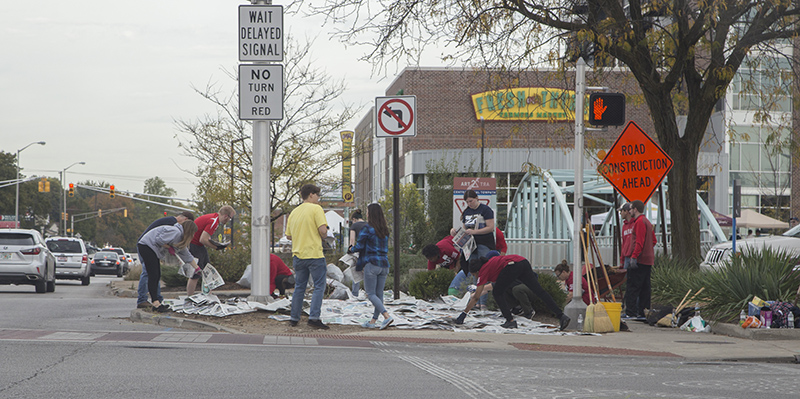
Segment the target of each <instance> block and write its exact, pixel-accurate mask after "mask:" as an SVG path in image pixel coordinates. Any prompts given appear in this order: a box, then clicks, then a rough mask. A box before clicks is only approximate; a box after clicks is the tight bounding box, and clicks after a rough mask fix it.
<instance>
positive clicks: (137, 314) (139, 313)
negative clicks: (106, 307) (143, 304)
mask: <svg viewBox="0 0 800 399" xmlns="http://www.w3.org/2000/svg"><path fill="white" fill-rule="evenodd" d="M131 321H132V322H139V323H147V324H155V325H158V326H163V327H169V328H185V329H191V330H196V331H212V332H220V331H223V332H227V333H231V334H242V332H241V331H237V330H234V329H231V328H227V327H223V326H221V325H218V324H214V323H209V322H205V321H200V320H190V319H184V318H181V317H172V316H168V315H161V314H155V313H149V312H145V311H143V310H141V309H134V310H132V311H131Z"/></svg>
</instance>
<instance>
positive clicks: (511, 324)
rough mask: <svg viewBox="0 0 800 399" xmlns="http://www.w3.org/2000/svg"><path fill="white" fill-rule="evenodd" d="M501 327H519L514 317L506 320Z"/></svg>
mask: <svg viewBox="0 0 800 399" xmlns="http://www.w3.org/2000/svg"><path fill="white" fill-rule="evenodd" d="M500 327H503V328H517V321H516V320H514V319H511V320H506V322H505V323H503V324H501V325H500Z"/></svg>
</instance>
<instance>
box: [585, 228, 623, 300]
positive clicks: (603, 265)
mask: <svg viewBox="0 0 800 399" xmlns="http://www.w3.org/2000/svg"><path fill="white" fill-rule="evenodd" d="M589 228H590V230H589V231H591V232H592V235H591V238H592V246H593V247H594V251H595V254H596V255H597V260H599V261H600V268H601V269H603V276H604V277H605V278H606V285H608V292H609V293H610V294H611V301H612V302H616V301H617V298H616V297H614V288H612V287H611V280H610V279H609V278H608V272H607V271H606V264H605V263H603V257H602V256H601V255H600V247H599V246H598V245H597V240H596V239H595V236H594V227H592V225H591V224H590V225H589ZM598 292H599V291H598ZM598 295H599V294H598Z"/></svg>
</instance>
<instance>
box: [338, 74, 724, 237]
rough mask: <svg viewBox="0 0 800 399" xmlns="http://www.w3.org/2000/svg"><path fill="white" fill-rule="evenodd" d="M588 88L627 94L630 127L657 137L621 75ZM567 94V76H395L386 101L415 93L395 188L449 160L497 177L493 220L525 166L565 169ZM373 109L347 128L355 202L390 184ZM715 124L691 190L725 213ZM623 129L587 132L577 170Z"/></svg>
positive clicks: (570, 123)
mask: <svg viewBox="0 0 800 399" xmlns="http://www.w3.org/2000/svg"><path fill="white" fill-rule="evenodd" d="M587 86H606V87H609V89H610V90H611V91H616V92H622V93H626V95H627V97H628V100H627V105H626V119H627V120H633V121H635V122H636V123H637V124H638V125H639V126H640V127H641V128H642V129H643V130H644V131H645V132H647V133H648V134H649V135H650V136H651V137H652V138H653V139H656V137H655V131H654V129H653V124H652V120H651V118H650V113H649V111H648V109H647V107H646V105H645V104H644V103H643V101H642V100H641V95H640V93H641V92H640V90H639V88H638V84H637V83H636V81H635V80H634V79H633V78H632V77H631V76H630V75H629V74H628V73H626V72H622V71H616V72H613V71H612V72H606V73H605V74H604V75H603V81H602V82H598V81H596V79H593V77H592V76H591V75H587ZM574 87H575V73H574V72H573V71H570V72H568V73H566V74H563V73H558V72H554V71H536V72H533V71H525V72H514V73H509V72H505V73H502V72H487V71H483V70H472V69H451V68H406V69H404V70H403V71H402V72H401V73H400V75H398V76H397V77H396V78H395V80H394V81H393V82H392V83H391V84H390V85H389V87H388V88H387V90H386V94H385V95H386V96H392V95H397V94H399V93H402V94H403V95H415V96H416V119H415V121H416V130H417V136H416V137H408V138H400V139H398V141H399V154H400V156H399V158H400V163H399V164H400V176H401V183H407V182H414V183H416V184H417V187H419V188H420V189H423V190H424V188H425V186H426V179H425V175H426V172H427V164H428V162H455V164H456V165H458V168H459V171H460V172H465V173H466V172H473V173H474V172H480V171H481V166H482V167H483V170H484V171H485V172H487V173H491V174H492V176H493V177H496V178H497V184H498V193H497V200H498V209H497V211H498V217H499V220H501V222H502V220H504V216H505V214H506V210H505V206H506V205H507V204H508V203H509V202H511V201H512V200H513V198H514V192H515V189H516V187H517V184H518V183H519V181H520V179H522V177H523V176H524V175H525V172H524V169H523V166H524V165H525V164H526V163H532V164H534V165H536V166H538V167H541V168H544V169H574V162H573V160H574V154H573V146H574V144H573V137H574V133H573V131H574V118H573V116H572V115H573V112H574V92H572V91H573V90H574ZM552 105H555V106H552ZM570 105H571V106H572V108H570ZM551 106H552V107H551ZM720 110H722V107H720ZM374 111H375V110H374V109H372V110H370V112H368V113H367V114H366V115H365V116H364V118H362V120H361V121H360V122H359V123H358V125H357V126H356V128H355V129H354V131H355V138H354V141H353V143H354V144H353V146H354V167H353V176H354V194H355V201H356V204H362V203H369V202H372V201H377V200H378V199H379V198H381V196H382V195H383V194H384V190H385V189H387V188H390V187H391V176H392V172H391V167H392V164H393V163H392V160H391V156H392V140H390V139H376V138H374V136H375V129H374V126H375V123H376V122H375V115H374V113H375V112H374ZM481 117H483V120H481ZM722 122H723V118H722V112H719V113H718V114H716V115H715V117H714V118H713V120H712V123H710V124H709V129H708V133H707V137H709V138H712V139H709V140H706V141H707V142H708V143H709V144H708V145H707V146H705V147H704V148H702V149H701V153H700V159H699V160H698V175H699V179H698V180H699V183H698V186H702V188H701V190H704V191H703V193H702V195H703V196H704V199H706V201H707V202H708V203H709V206H710V207H711V208H712V209H725V210H727V207H728V186H729V181H728V179H729V174H728V169H727V165H728V155H727V153H726V152H725V151H724V148H723V145H722V144H721V143H725V138H724V129H723V128H722ZM623 127H624V126H620V127H609V128H608V129H607V130H606V131H587V132H586V134H585V142H586V149H587V158H586V160H585V161H584V165H585V168H586V169H595V168H596V167H597V164H598V163H599V161H600V159H598V158H597V154H596V149H608V148H610V146H611V145H612V144H613V142H614V140H616V138H617V137H618V136H619V134H620V133H621V131H622V129H623ZM482 132H483V133H484V134H483V159H484V162H483V165H481V162H480V160H481V152H482V148H481V147H482V146H481V136H482V135H481V133H482ZM656 140H657V139H656ZM714 143H718V144H716V145H714ZM593 149H595V150H593ZM674 161H675V162H680V159H675V160H674Z"/></svg>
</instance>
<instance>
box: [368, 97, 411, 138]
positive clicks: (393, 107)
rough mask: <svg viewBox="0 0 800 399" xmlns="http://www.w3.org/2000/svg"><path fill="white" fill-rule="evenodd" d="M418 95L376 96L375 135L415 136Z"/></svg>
mask: <svg viewBox="0 0 800 399" xmlns="http://www.w3.org/2000/svg"><path fill="white" fill-rule="evenodd" d="M416 114H417V96H395V97H375V121H376V123H375V137H415V136H416V135H417V126H416V119H417V116H416Z"/></svg>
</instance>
